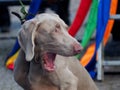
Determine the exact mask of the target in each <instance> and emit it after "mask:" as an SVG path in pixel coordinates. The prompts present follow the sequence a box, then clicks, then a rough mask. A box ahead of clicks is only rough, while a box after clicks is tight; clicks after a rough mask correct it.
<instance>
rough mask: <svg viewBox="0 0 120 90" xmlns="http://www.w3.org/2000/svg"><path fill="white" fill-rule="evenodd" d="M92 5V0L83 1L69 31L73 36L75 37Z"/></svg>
mask: <svg viewBox="0 0 120 90" xmlns="http://www.w3.org/2000/svg"><path fill="white" fill-rule="evenodd" d="M91 3H92V0H81V2H80V5H79V8H78V11H77V13H76V17H75V19H74V21H73V23H72V25H71V27H70V28H69V31H68V32H69V34H70V35H71V36H73V37H74V36H75V35H76V33H77V31H78V30H79V28H80V27H81V25H82V23H83V21H84V19H85V16H86V15H87V12H88V10H89V8H90V5H91Z"/></svg>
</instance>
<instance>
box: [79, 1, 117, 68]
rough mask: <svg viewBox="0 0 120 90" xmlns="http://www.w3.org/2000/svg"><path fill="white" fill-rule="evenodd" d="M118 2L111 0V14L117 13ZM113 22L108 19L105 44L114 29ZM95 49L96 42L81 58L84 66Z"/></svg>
mask: <svg viewBox="0 0 120 90" xmlns="http://www.w3.org/2000/svg"><path fill="white" fill-rule="evenodd" d="M117 3H118V0H111V8H110V15H114V14H116V11H117ZM113 24H114V20H109V21H108V24H107V27H106V30H105V34H104V38H103V44H104V45H105V44H106V43H107V41H108V38H109V36H110V32H111V30H112V27H113ZM94 51H95V44H92V45H90V46H89V47H88V49H87V51H86V53H85V54H84V56H83V57H82V58H81V59H80V63H81V64H82V65H83V66H86V65H87V64H88V63H89V62H90V60H91V58H92V56H93V54H94Z"/></svg>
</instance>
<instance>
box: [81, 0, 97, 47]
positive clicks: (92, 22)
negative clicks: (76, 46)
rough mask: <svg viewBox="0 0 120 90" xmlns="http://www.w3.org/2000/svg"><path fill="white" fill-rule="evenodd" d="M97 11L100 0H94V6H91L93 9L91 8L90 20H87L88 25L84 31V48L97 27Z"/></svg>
mask: <svg viewBox="0 0 120 90" xmlns="http://www.w3.org/2000/svg"><path fill="white" fill-rule="evenodd" d="M97 11H98V0H93V2H92V6H91V9H90V14H89V18H88V22H87V25H86V27H85V32H84V35H83V39H82V43H81V45H82V47H83V48H84V47H86V45H87V44H88V42H89V40H90V38H91V36H92V35H93V32H94V31H95V29H96V25H97Z"/></svg>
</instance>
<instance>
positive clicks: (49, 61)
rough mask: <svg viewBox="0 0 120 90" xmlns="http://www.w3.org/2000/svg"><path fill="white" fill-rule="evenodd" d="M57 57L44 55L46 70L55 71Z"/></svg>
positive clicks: (49, 54)
mask: <svg viewBox="0 0 120 90" xmlns="http://www.w3.org/2000/svg"><path fill="white" fill-rule="evenodd" d="M55 56H56V55H55V54H53V53H45V54H44V68H45V69H46V70H47V71H49V72H51V71H54V69H55V66H54V61H55Z"/></svg>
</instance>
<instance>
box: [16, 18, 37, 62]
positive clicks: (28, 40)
mask: <svg viewBox="0 0 120 90" xmlns="http://www.w3.org/2000/svg"><path fill="white" fill-rule="evenodd" d="M37 27H38V25H37V24H36V23H35V21H32V20H29V21H26V22H25V23H24V24H23V26H22V28H21V30H20V32H19V35H18V41H19V44H20V46H21V48H22V49H23V51H24V52H25V56H26V57H25V58H26V60H27V61H31V60H32V59H33V57H34V48H35V43H34V39H35V31H36V29H37Z"/></svg>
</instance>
